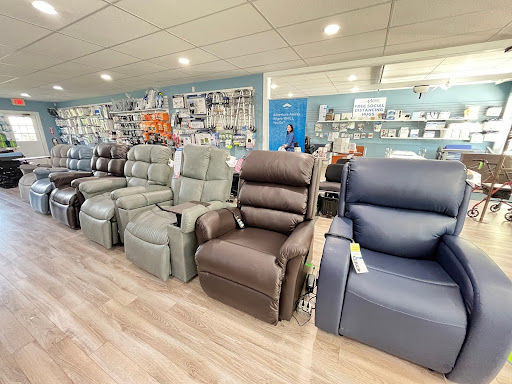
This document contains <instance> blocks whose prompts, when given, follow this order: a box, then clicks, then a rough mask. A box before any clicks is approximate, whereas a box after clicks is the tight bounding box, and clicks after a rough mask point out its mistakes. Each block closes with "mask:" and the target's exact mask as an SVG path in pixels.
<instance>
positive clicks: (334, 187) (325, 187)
mask: <svg viewBox="0 0 512 384" xmlns="http://www.w3.org/2000/svg"><path fill="white" fill-rule="evenodd" d="M340 187H341V184H340V183H337V182H334V181H322V182H321V183H320V190H321V191H333V192H339V191H340Z"/></svg>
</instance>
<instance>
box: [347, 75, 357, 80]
mask: <svg viewBox="0 0 512 384" xmlns="http://www.w3.org/2000/svg"><path fill="white" fill-rule="evenodd" d="M354 80H357V76H356V75H350V76H349V77H348V81H354Z"/></svg>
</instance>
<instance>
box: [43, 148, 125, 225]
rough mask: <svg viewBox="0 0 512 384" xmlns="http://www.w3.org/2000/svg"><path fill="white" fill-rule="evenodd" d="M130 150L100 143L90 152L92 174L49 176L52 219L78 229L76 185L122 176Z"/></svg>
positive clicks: (78, 205) (79, 197)
mask: <svg viewBox="0 0 512 384" xmlns="http://www.w3.org/2000/svg"><path fill="white" fill-rule="evenodd" d="M129 149H130V148H129V147H128V146H127V145H124V144H115V143H101V144H98V145H97V146H96V147H95V148H94V152H93V155H92V158H91V168H92V172H63V173H52V174H50V181H51V182H53V184H54V185H55V189H54V190H53V191H52V193H51V195H50V211H51V213H52V216H53V218H54V219H57V220H58V221H60V222H61V223H63V224H65V225H67V226H68V227H70V228H77V227H79V226H80V223H79V213H80V207H81V206H82V204H83V202H84V201H85V198H84V197H83V195H82V193H81V192H80V191H79V189H78V186H79V185H80V183H82V182H84V181H88V180H93V179H97V178H100V177H102V178H103V177H108V176H114V177H119V176H120V177H122V176H124V164H125V163H126V156H127V153H128V150H129Z"/></svg>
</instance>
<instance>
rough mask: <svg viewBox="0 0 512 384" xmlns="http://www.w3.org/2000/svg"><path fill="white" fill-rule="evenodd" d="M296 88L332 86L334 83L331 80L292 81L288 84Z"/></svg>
mask: <svg viewBox="0 0 512 384" xmlns="http://www.w3.org/2000/svg"><path fill="white" fill-rule="evenodd" d="M288 84H290V85H291V86H294V87H299V88H300V87H307V86H332V85H333V84H332V81H331V80H329V79H325V80H303V81H293V82H292V81H290V82H288Z"/></svg>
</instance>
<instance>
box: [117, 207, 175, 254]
mask: <svg viewBox="0 0 512 384" xmlns="http://www.w3.org/2000/svg"><path fill="white" fill-rule="evenodd" d="M176 222H177V220H176V215H175V214H174V213H171V212H164V211H162V210H161V209H160V208H154V209H152V210H150V211H146V212H142V213H141V214H140V215H138V216H137V217H136V218H135V219H134V220H133V221H130V222H129V223H128V224H127V226H126V230H127V231H128V232H130V233H131V234H132V235H133V236H135V237H136V238H138V239H140V240H144V241H146V242H148V243H151V244H158V245H164V244H168V243H169V238H168V236H167V226H168V225H173V224H174V223H176Z"/></svg>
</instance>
